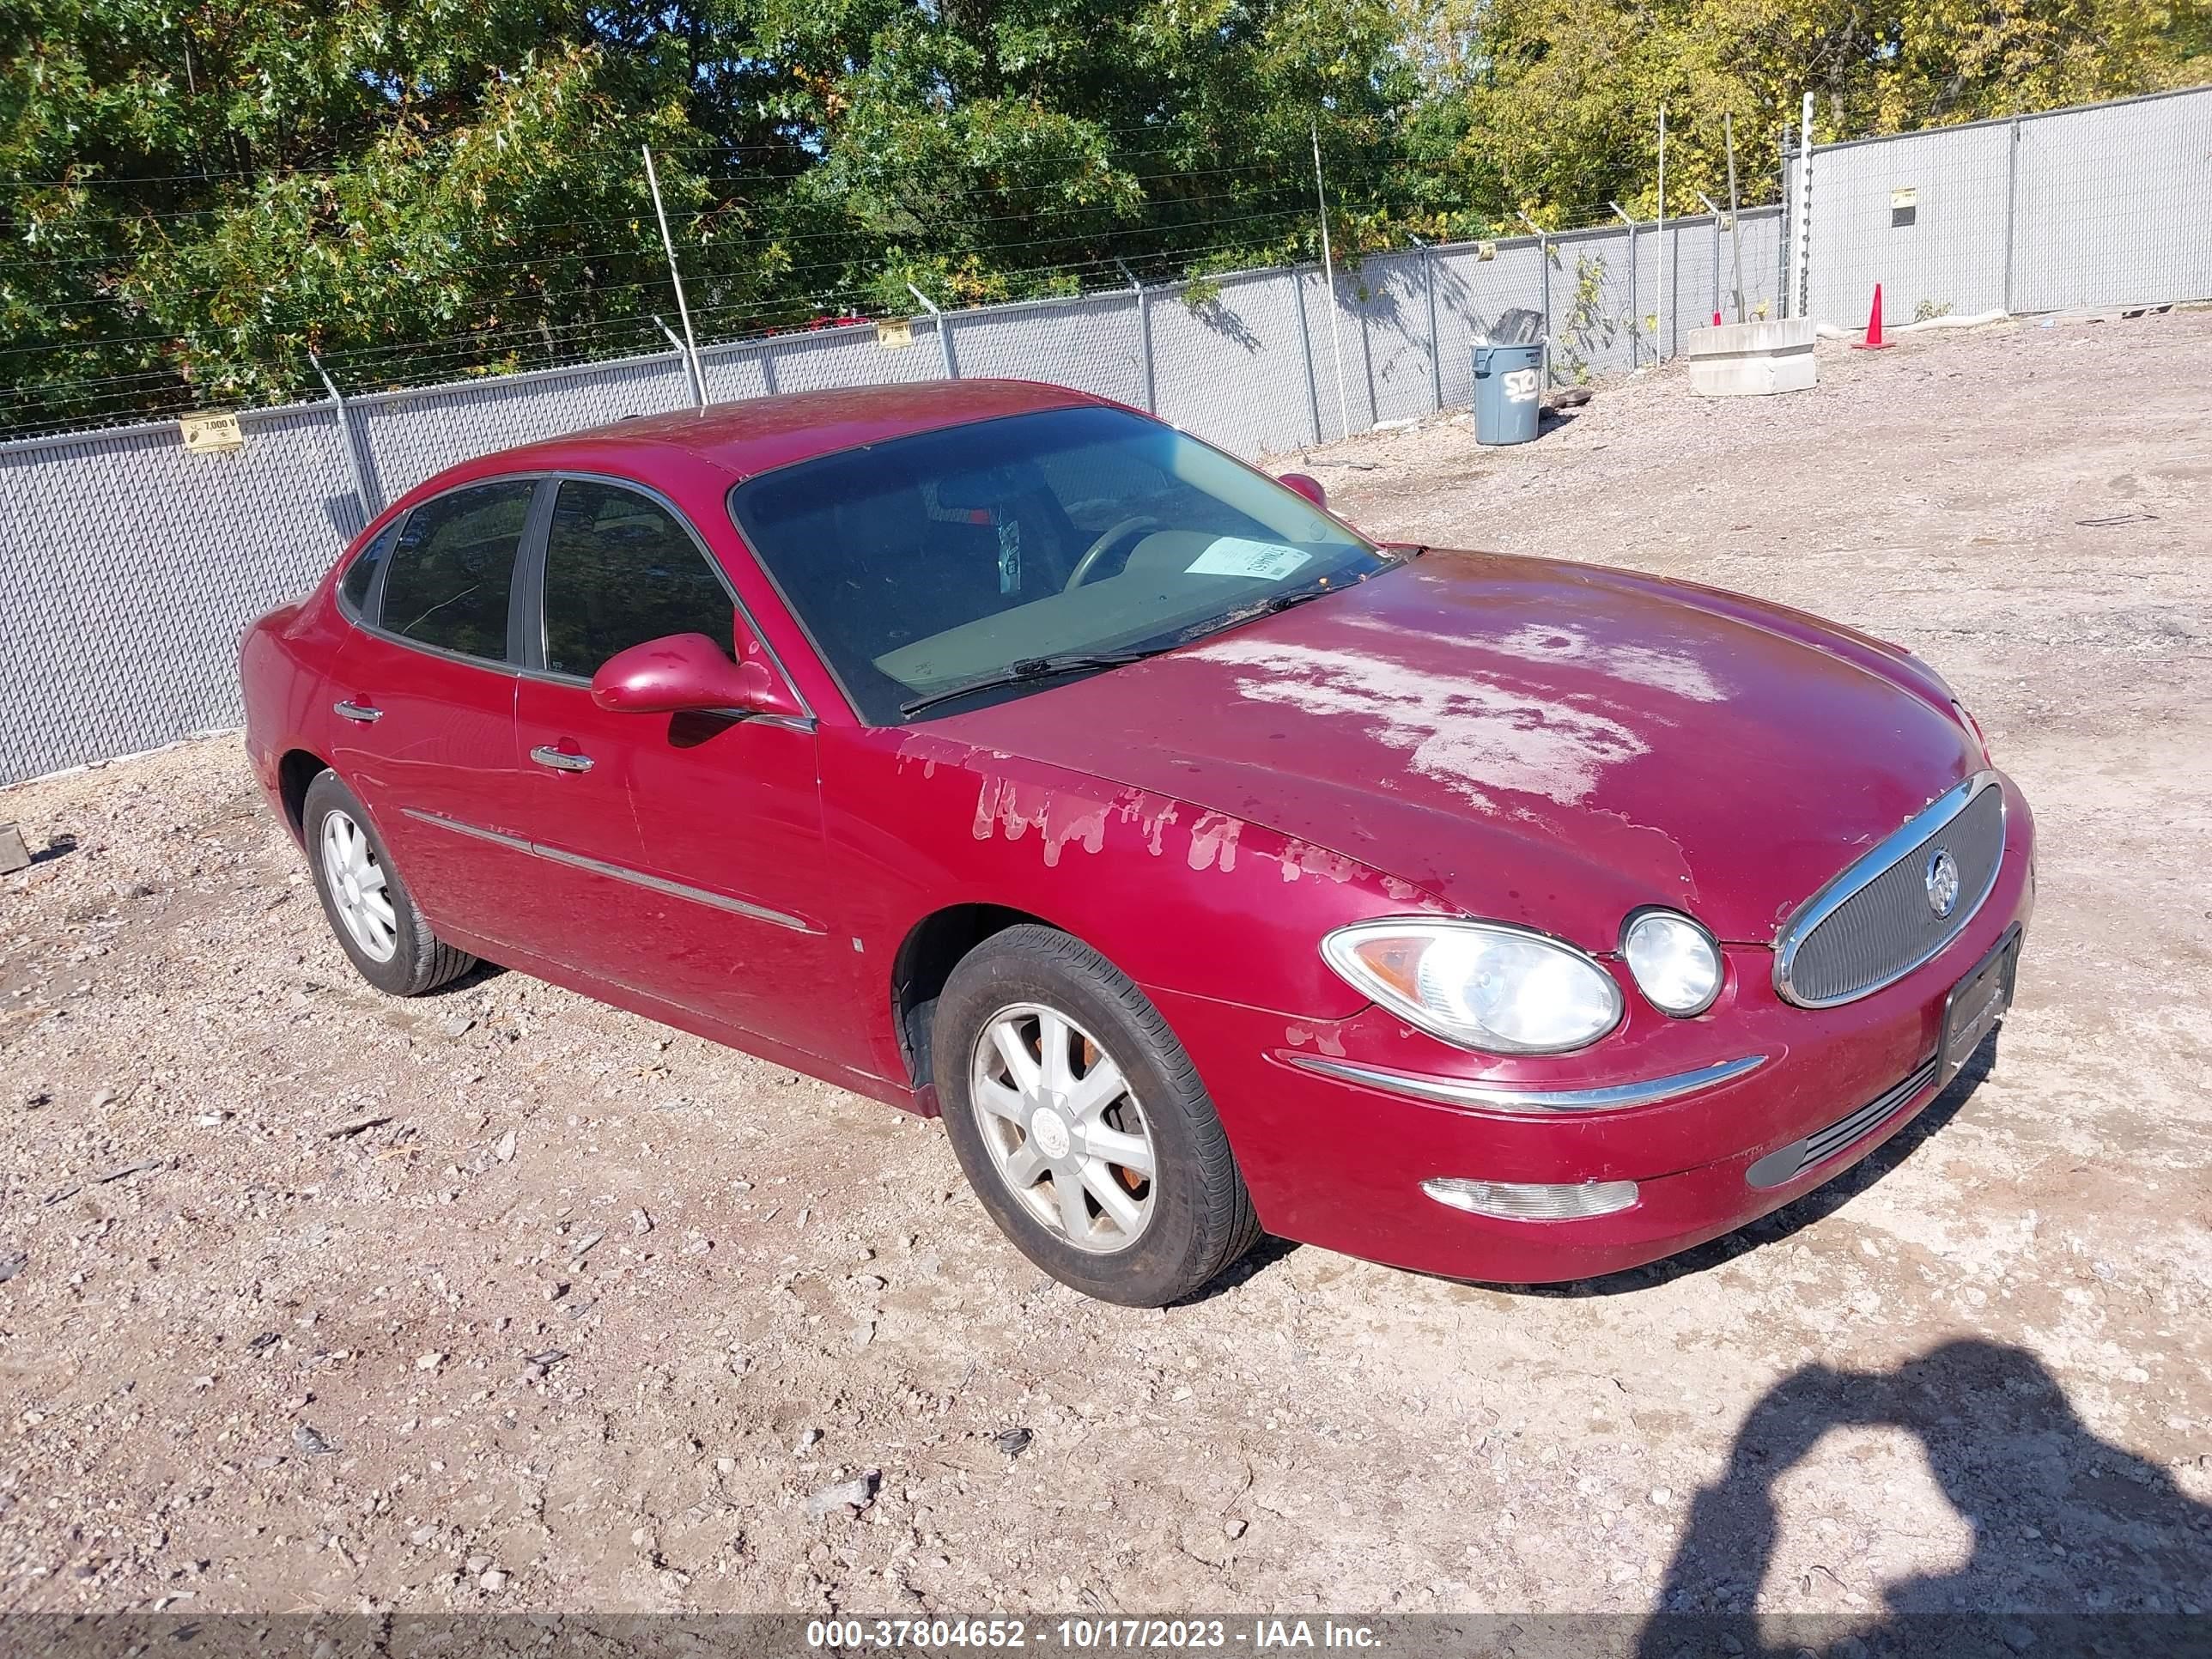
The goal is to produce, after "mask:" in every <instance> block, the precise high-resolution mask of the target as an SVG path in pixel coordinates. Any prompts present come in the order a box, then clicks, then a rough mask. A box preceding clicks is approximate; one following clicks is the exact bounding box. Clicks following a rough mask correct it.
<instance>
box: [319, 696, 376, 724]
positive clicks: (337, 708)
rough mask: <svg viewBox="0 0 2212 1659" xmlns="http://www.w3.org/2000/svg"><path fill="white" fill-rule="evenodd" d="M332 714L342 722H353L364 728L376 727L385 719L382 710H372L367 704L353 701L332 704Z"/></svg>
mask: <svg viewBox="0 0 2212 1659" xmlns="http://www.w3.org/2000/svg"><path fill="white" fill-rule="evenodd" d="M331 713H332V714H336V715H337V717H338V718H339V719H340V720H353V721H355V722H356V723H358V724H360V725H362V726H374V725H375V724H376V722H377V721H379V720H382V719H383V718H384V711H383V710H382V709H381V708H370V707H369V706H368V704H367V703H365V702H351V701H348V702H334V703H332V704H331Z"/></svg>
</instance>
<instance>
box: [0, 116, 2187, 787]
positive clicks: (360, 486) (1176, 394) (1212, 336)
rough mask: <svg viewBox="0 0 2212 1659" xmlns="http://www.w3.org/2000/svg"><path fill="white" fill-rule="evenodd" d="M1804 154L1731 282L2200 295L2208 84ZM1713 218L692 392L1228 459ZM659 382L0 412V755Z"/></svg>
mask: <svg viewBox="0 0 2212 1659" xmlns="http://www.w3.org/2000/svg"><path fill="white" fill-rule="evenodd" d="M1803 159H1804V158H1799V161H1800V162H1801V163H1802V161H1803ZM1809 161H1810V166H1811V191H1810V197H1809V200H1810V208H1809V210H1808V211H1807V212H1806V213H1805V214H1804V215H1803V216H1802V220H1801V222H1799V223H1797V224H1796V225H1791V224H1790V223H1788V222H1786V219H1785V215H1784V209H1782V208H1779V207H1768V208H1751V209H1746V210H1744V211H1743V212H1742V214H1741V216H1740V220H1739V223H1738V225H1737V227H1736V229H1735V233H1734V234H1739V235H1740V236H1741V243H1742V246H1741V264H1742V270H1743V276H1744V282H1745V286H1746V291H1745V295H1744V306H1745V310H1746V313H1747V314H1749V315H1754V316H1773V315H1778V314H1782V313H1784V311H1785V310H1794V309H1797V308H1799V307H1801V306H1803V305H1804V304H1806V303H1807V302H1808V301H1809V306H1810V309H1811V312H1812V313H1813V314H1814V315H1815V316H1817V317H1820V318H1821V319H1825V320H1831V321H1838V322H1842V321H1844V320H1847V319H1855V318H1856V317H1858V316H1863V314H1864V307H1865V303H1866V301H1867V299H1868V297H1869V295H1871V293H1872V290H1873V286H1874V284H1875V283H1876V282H1881V283H1884V284H1885V286H1886V288H1887V293H1888V295H1889V304H1890V307H1891V311H1892V314H1893V317H1895V318H1896V319H1899V320H1903V319H1904V318H1905V317H1906V316H1908V315H1910V314H1911V313H1912V312H1913V311H1915V310H1920V311H1923V312H1934V311H1938V310H1945V309H1948V310H1949V311H1952V312H1954V313H1957V314H1960V315H1966V314H1971V313H1976V312H1981V311H1991V310H1998V309H2004V310H2008V311H2018V312H2027V311H2034V310H2049V309H2063V308H2067V307H2078V306H2089V305H2116V304H2143V303H2158V302H2165V301H2182V300H2195V299H2202V298H2207V297H2212V88H2202V89H2198V90H2197V91H2194V92H2190V93H2184V94H2171V95H2166V96H2161V97H2156V98H2149V99H2141V100H2129V101H2126V102H2124V103H2119V104H2112V105H2102V106H2090V107H2087V108H2082V109H2076V110H2066V111H2057V112H2052V113H2051V114H2048V115H2039V116H2029V117H2022V118H2020V119H2018V120H2016V121H2002V122H1989V123H1982V124H1979V125H1972V126H1963V127H1955V128H1946V129H1942V130H1939V131H1931V132H1923V133H1913V134H1908V135H1905V136H1903V137H1894V138H1885V139H1873V140H1866V141H1863V142H1859V143H1845V144H1835V145H1829V146H1823V147H1818V148H1816V149H1814V151H1813V152H1812V154H1811V156H1810V158H1809ZM1730 234H1731V233H1730V232H1729V230H1727V229H1725V228H1723V223H1722V221H1721V220H1720V218H1719V217H1718V216H1710V215H1709V216H1701V217H1697V218H1686V219H1670V220H1668V222H1666V224H1665V226H1664V228H1663V229H1662V228H1661V227H1660V226H1658V225H1656V224H1653V223H1649V222H1646V223H1643V224H1627V223H1619V222H1616V223H1614V224H1613V225H1610V226H1606V227H1599V228H1589V229H1583V230H1571V231H1562V232H1559V233H1556V234H1545V235H1541V236H1538V235H1528V236H1522V237H1515V238H1508V239H1504V240H1498V241H1497V242H1494V243H1490V242H1485V243H1461V244H1454V245H1449V246H1437V247H1427V248H1416V249H1413V250H1409V251H1406V252H1394V253H1388V254H1370V255H1368V256H1366V257H1365V258H1364V259H1362V260H1360V261H1359V262H1358V264H1355V265H1352V266H1351V267H1349V268H1344V267H1340V269H1339V270H1337V272H1336V274H1335V284H1334V286H1335V305H1334V308H1332V307H1331V305H1330V289H1329V283H1328V279H1327V277H1326V276H1324V274H1323V273H1322V271H1321V270H1318V269H1316V268H1313V267H1310V266H1309V267H1301V268H1297V269H1294V270H1256V271H1246V272H1241V273H1237V274H1232V275H1229V276H1218V277H1209V278H1206V279H1204V280H1203V281H1199V282H1193V283H1174V284H1169V285H1166V286H1163V287H1154V288H1144V289H1139V288H1136V287H1132V288H1130V289H1126V290H1121V291H1109V292H1105V293H1098V294H1091V295H1084V296H1082V297H1079V298H1074V299H1066V300H1051V301H1030V302H1025V303H1021V304H1015V305H1005V306H994V307H979V308H977V309H974V310H967V311H961V312H957V313H947V314H945V315H944V316H941V317H933V316H923V317H920V318H917V319H915V320H914V323H913V325H912V328H911V331H910V335H909V336H908V337H906V338H905V339H904V340H903V341H902V339H901V337H900V335H899V333H898V332H897V331H891V332H890V333H889V334H885V335H879V333H878V330H877V329H876V328H875V327H873V326H872V325H850V326H841V327H827V328H823V329H821V330H818V331H811V332H799V333H792V334H782V335H776V336H772V337H766V338H756V339H749V340H740V341H733V342H730V343H724V344H720V345H713V346H708V347H703V348H702V349H701V350H700V353H699V367H700V370H701V374H702V379H703V380H704V381H705V384H706V387H707V392H708V397H709V398H711V399H712V400H713V401H714V402H717V403H722V402H732V401H738V400H742V399H744V398H757V397H765V396H771V395H774V394H775V393H778V392H800V391H808V390H813V389H817V388H823V387H834V386H873V385H885V384H890V383H895V382H902V381H910V380H935V379H939V378H944V377H946V376H948V375H950V376H959V377H979V376H986V375H1006V376H1012V377H1017V378H1021V379H1026V380H1048V381H1053V382H1056V383H1058V384H1060V385H1064V386H1075V387H1079V388H1080V389H1082V390H1085V391H1089V392H1097V393H1099V394H1102V395H1103V396H1106V397H1109V398H1116V399H1118V400H1120V401H1121V402H1123V403H1127V404H1133V405H1134V406H1136V407H1138V408H1141V409H1149V410H1154V411H1155V412H1157V413H1158V414H1159V415H1160V416H1163V417H1164V418H1165V419H1167V420H1170V421H1172V422H1175V423H1176V425H1177V426H1180V427H1182V428H1184V429H1185V430H1187V431H1189V432H1193V433H1195V434H1196V435H1199V436H1200V437H1203V438H1206V439H1208V440H1211V441H1212V442H1214V443H1217V444H1219V445H1220V446H1221V447H1224V448H1225V449H1228V450H1230V451H1231V452H1233V453H1237V454H1240V455H1243V456H1246V457H1251V458H1257V457H1260V456H1263V455H1271V454H1283V453H1288V452H1291V451H1293V450H1297V449H1299V448H1302V447H1306V446H1308V445H1311V444H1316V443H1323V442H1328V441H1331V440H1334V439H1336V438H1339V437H1341V436H1343V435H1345V434H1346V433H1347V432H1359V431H1364V430H1366V429H1368V428H1371V427H1373V426H1375V425H1376V424H1377V423H1380V422H1390V421H1400V420H1406V419H1409V418H1413V417H1415V416H1421V415H1425V414H1427V413H1430V412H1431V411H1433V410H1437V409H1439V408H1447V407H1451V406H1454V405H1456V404H1464V403H1466V402H1467V401H1468V398H1469V397H1470V395H1471V393H1472V369H1471V364H1470V349H1471V346H1472V343H1473V340H1474V337H1475V335H1476V334H1477V333H1478V332H1479V331H1481V330H1483V329H1485V328H1486V327H1488V326H1489V325H1492V324H1493V323H1494V322H1495V320H1496V319H1497V318H1498V314H1499V313H1502V312H1504V311H1506V310H1509V309H1513V308H1516V307H1522V308H1527V309H1528V310H1533V311H1535V312H1537V313H1539V314H1540V315H1541V317H1542V318H1543V319H1544V333H1545V337H1546V338H1547V341H1548V343H1549V348H1550V360H1551V372H1552V377H1553V380H1555V381H1567V380H1581V379H1590V378H1597V377H1601V376H1605V375H1610V374H1622V373H1626V372H1630V371H1632V370H1634V369H1636V368H1640V367H1644V366H1645V365H1648V364H1650V363H1651V362H1655V361H1658V360H1660V359H1662V358H1665V357H1668V356H1673V355H1674V353H1675V352H1676V351H1677V350H1678V349H1680V344H1681V341H1682V337H1683V334H1684V331H1686V330H1688V329H1690V328H1693V327H1696V326H1699V325H1702V324H1704V323H1706V322H1709V321H1710V320H1711V316H1712V313H1715V312H1717V311H1728V312H1729V313H1731V314H1732V313H1733V308H1734V307H1733V301H1732V299H1731V298H1730V297H1729V289H1730V288H1731V286H1732V283H1733V272H1734V269H1735V249H1734V248H1733V247H1732V246H1731V245H1730ZM1662 272H1663V278H1664V280H1663V287H1662ZM1793 277H1794V279H1795V283H1794V285H1795V286H1796V288H1797V289H1798V291H1797V292H1796V293H1795V294H1789V293H1785V292H1784V288H1785V286H1790V285H1793V284H1792V281H1791V279H1792V278H1793ZM1662 291H1663V295H1664V300H1663V304H1664V307H1665V309H1664V314H1663V315H1662V314H1661V305H1662ZM1791 301H1796V302H1797V303H1796V304H1795V305H1793V304H1791V303H1790V302H1791ZM340 390H341V392H342V391H343V388H341V389H340ZM689 402H690V382H689V376H688V374H687V371H686V367H685V364H684V360H683V357H682V356H681V355H680V354H678V352H675V351H672V350H671V351H667V352H662V353H659V354H658V355H654V356H640V357H633V358H626V359H622V360H618V361H615V362H595V363H590V364H584V365H579V366H577V367H575V368H553V369H543V370H538V371H535V372H532V373H528V374H513V375H506V376H501V377H496V378H488V379H483V380H472V381H469V382H466V383H464V384H459V385H452V386H431V387H425V388H421V389H416V390H410V391H404V392H379V393H375V394H372V395H368V396H363V397H359V398H343V400H342V401H341V400H338V399H332V400H330V401H325V402H323V403H319V404H298V405H293V406H289V407H286V408H280V409H268V410H247V411H242V412H241V413H240V415H239V416H238V420H239V423H240V430H241V432H242V435H243V436H244V440H245V441H244V442H243V444H242V445H240V447H236V448H234V449H230V450H228V451H227V452H222V453H193V452H191V451H188V450H187V449H185V447H184V446H183V444H182V443H181V442H180V441H179V432H178V428H177V426H176V425H175V424H174V423H173V422H161V423H160V424H158V425H145V426H137V427H127V428H111V429H108V430H104V431H100V432H95V433H83V434H72V435H63V436H59V437H48V438H35V439H28V440H23V441H17V442H13V443H6V444H0V641H5V648H4V655H0V781H12V780H15V779H18V778H22V777H27V776H33V775H38V774H40V773H43V772H46V771H51V770H54V769H58V768H61V767H64V766H70V765H74V764H77V763H82V762H85V761H89V760H95V759H100V758H104V757H110V756H114V755H118V754H125V753H129V752H131V751H133V750H140V749H145V748H149V747H152V746H154V745H155V744H161V743H164V742H167V741H169V740H171V739H173V738H177V737H179V736H182V735H184V734H185V733H188V732H192V731H195V730H201V729H205V728H209V727H214V726H228V725H233V724H235V723H236V721H237V720H238V718H239V708H238V690H237V682H236V674H235V662H234V651H235V647H236V641H237V638H238V635H239V631H240V629H241V628H242V627H243V626H244V625H245V624H246V622H247V621H249V620H250V619H251V618H252V617H254V616H256V615H258V613H259V612H260V611H264V610H265V609H267V608H269V607H270V606H271V605H276V604H279V603H282V602H283V600H284V599H287V598H289V597H291V596H293V595H295V594H297V593H299V592H301V591H303V590H304V589H306V588H307V587H308V586H311V585H312V584H313V582H314V580H316V579H317V577H319V575H320V574H321V573H322V571H323V570H324V569H325V568H327V567H328V565H329V564H330V562H331V559H332V558H333V556H335V555H336V553H337V550H338V549H339V548H340V547H341V546H342V545H343V544H344V543H345V542H346V541H348V540H349V539H350V538H351V537H352V536H353V535H354V534H355V533H356V532H358V531H359V530H360V529H361V528H362V526H363V525H364V524H365V523H366V522H367V520H368V518H369V517H370V516H373V515H374V513H376V512H378V511H380V510H381V508H382V507H383V506H384V505H385V503H386V502H387V501H392V500H395V499H397V498H398V496H399V495H402V494H403V493H404V492H405V491H406V490H408V489H412V488H413V487H414V486H415V485H416V484H417V483H421V482H422V481H423V480H424V479H426V478H428V477H431V476H432V475H433V474H435V473H436V472H438V471H441V469H443V468H445V467H447V466H449V465H453V463H454V462H456V461H459V460H462V459H466V458H468V457H471V456H474V455H480V454H483V453H487V452H489V451H491V450H495V449H499V448H502V447H507V446H508V445H512V444H517V443H522V442H526V441H531V440H534V439H538V438H544V437H548V436H551V435H556V434H559V433H562V432H567V431H573V430H575V429H577V428H582V427H586V426H594V425H599V424H602V423H604V422H609V421H613V420H617V419H619V418H621V417H623V416H629V415H639V414H651V413H658V412H660V411H664V410H673V409H679V408H682V407H684V406H685V405H686V404H688V403H689Z"/></svg>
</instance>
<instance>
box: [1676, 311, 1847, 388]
mask: <svg viewBox="0 0 2212 1659" xmlns="http://www.w3.org/2000/svg"><path fill="white" fill-rule="evenodd" d="M1813 329H1814V323H1813V319H1811V318H1810V317H1790V318H1784V319H1782V320H1780V321H1778V322H1771V323H1724V324H1723V325H1721V326H1720V327H1718V328H1693V329H1692V330H1691V331H1689V333H1688V335H1687V336H1686V337H1685V341H1684V345H1683V356H1684V359H1685V360H1686V362H1688V364H1689V369H1690V390H1691V391H1692V392H1696V393H1697V394H1698V395H1699V397H1701V398H1763V397H1765V396H1767V395H1768V394H1769V393H1771V392H1802V391H1804V390H1805V389H1806V388H1807V387H1808V386H1814V385H1816V384H1818V383H1819V380H1820V367H1819V365H1818V363H1816V362H1814V356H1813Z"/></svg>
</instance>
